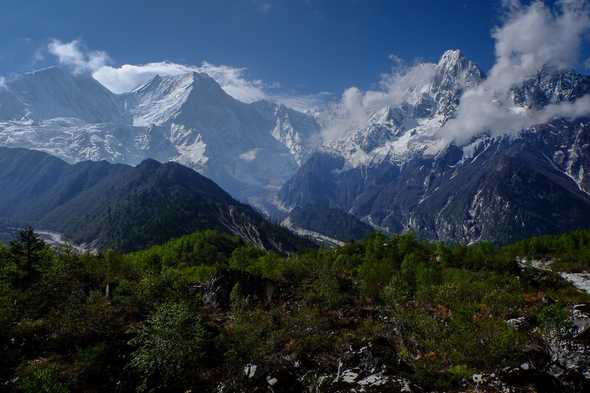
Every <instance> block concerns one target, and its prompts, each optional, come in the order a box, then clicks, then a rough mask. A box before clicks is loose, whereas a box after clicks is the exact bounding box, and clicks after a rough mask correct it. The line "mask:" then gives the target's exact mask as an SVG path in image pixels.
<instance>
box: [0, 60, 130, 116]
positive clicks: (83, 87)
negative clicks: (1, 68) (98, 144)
mask: <svg viewBox="0 0 590 393" xmlns="http://www.w3.org/2000/svg"><path fill="white" fill-rule="evenodd" d="M5 91H6V92H8V93H6V92H5V93H4V94H2V93H0V97H2V96H4V97H6V96H7V94H9V95H10V98H11V99H12V100H14V101H15V103H13V104H12V109H11V110H7V111H6V112H5V111H4V110H2V109H0V117H1V119H2V120H14V119H15V118H17V119H18V118H19V117H15V116H14V115H15V108H16V113H18V112H20V114H21V115H22V116H20V118H27V119H30V120H44V119H50V118H60V117H70V118H77V119H81V120H84V121H88V122H93V123H106V122H121V121H123V118H124V115H123V110H122V107H121V105H120V102H119V100H118V98H117V96H115V95H114V94H113V93H111V92H110V91H108V90H107V89H106V88H105V87H104V86H102V85H101V84H100V83H98V82H97V81H96V80H94V79H93V78H91V77H90V76H73V75H70V74H69V73H66V72H64V71H63V70H61V69H60V68H57V67H50V68H45V69H42V70H38V71H34V72H30V73H27V74H23V75H20V76H18V77H15V78H13V79H11V80H9V81H7V83H6V90H5ZM2 101H4V100H3V99H2V98H0V102H2Z"/></svg>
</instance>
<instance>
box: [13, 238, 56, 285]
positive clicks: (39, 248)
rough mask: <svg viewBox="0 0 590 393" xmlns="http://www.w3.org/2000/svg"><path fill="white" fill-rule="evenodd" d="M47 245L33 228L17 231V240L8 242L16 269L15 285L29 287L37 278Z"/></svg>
mask: <svg viewBox="0 0 590 393" xmlns="http://www.w3.org/2000/svg"><path fill="white" fill-rule="evenodd" d="M46 247H47V245H46V244H45V242H44V241H43V240H41V238H40V237H39V235H37V234H36V233H35V231H34V230H33V228H31V227H27V228H25V229H23V230H21V231H19V233H18V235H17V238H16V239H15V240H13V241H12V242H10V249H9V253H10V256H11V259H12V260H13V261H14V264H15V265H16V269H17V285H18V286H20V287H21V288H27V287H29V286H30V285H31V284H32V283H33V282H35V281H36V280H37V279H38V278H39V268H40V265H41V262H42V260H43V256H44V255H43V253H44V251H45V250H46Z"/></svg>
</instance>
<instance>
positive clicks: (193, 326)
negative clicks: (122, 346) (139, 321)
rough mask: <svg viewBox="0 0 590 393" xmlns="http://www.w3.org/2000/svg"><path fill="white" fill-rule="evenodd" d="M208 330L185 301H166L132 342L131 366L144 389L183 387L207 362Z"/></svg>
mask: <svg viewBox="0 0 590 393" xmlns="http://www.w3.org/2000/svg"><path fill="white" fill-rule="evenodd" d="M204 342H205V329H204V328H203V326H202V324H201V322H200V321H199V319H198V318H197V317H196V315H195V313H194V312H192V311H191V310H190V308H189V307H188V306H187V305H185V304H182V303H172V304H163V305H162V306H160V307H158V309H157V310H156V311H155V312H154V314H153V315H152V316H150V318H149V319H148V320H147V321H146V322H145V323H144V324H143V326H142V327H141V328H139V330H138V332H137V333H136V335H135V337H134V338H133V339H132V340H131V341H130V342H129V343H130V344H131V345H132V346H133V347H135V348H136V349H135V351H134V352H133V353H132V354H131V361H130V365H131V367H132V368H134V369H136V370H137V372H138V373H139V375H140V380H141V385H140V386H139V390H140V391H148V392H156V391H169V390H175V389H179V390H180V389H183V387H186V386H191V385H192V384H191V382H192V381H193V380H194V379H196V378H197V377H198V375H199V368H200V367H201V366H202V365H204V359H203V357H204V354H205V351H204V349H205V348H204Z"/></svg>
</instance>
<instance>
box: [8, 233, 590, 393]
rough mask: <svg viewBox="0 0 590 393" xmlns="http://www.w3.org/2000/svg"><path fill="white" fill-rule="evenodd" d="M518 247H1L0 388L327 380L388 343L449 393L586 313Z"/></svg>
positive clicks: (200, 242) (219, 243)
mask: <svg viewBox="0 0 590 393" xmlns="http://www.w3.org/2000/svg"><path fill="white" fill-rule="evenodd" d="M576 236H579V235H576ZM582 244H585V243H583V242H581V241H574V243H569V246H568V247H578V248H579V247H582ZM522 247H523V246H522V245H521V244H517V245H515V246H513V248H512V249H507V248H504V249H497V248H496V247H494V246H492V245H490V244H478V245H472V246H453V245H445V244H438V243H437V244H434V243H429V242H423V241H420V240H418V239H417V238H416V237H415V236H414V235H413V234H405V235H399V236H385V235H383V234H378V233H377V234H373V235H371V236H370V237H369V238H368V239H366V240H364V241H362V242H353V243H350V244H347V245H345V246H343V247H340V248H336V249H317V250H310V251H307V252H302V253H298V254H294V255H290V256H281V255H279V254H276V253H273V252H267V251H262V250H260V249H259V248H256V247H253V246H252V245H249V244H246V243H245V242H244V241H243V240H241V239H239V238H237V237H235V236H230V235H227V234H222V233H219V232H215V231H204V232H199V233H195V234H191V235H187V236H184V237H182V238H179V239H176V240H173V241H170V242H168V243H165V244H163V245H160V246H153V247H151V248H149V249H147V250H144V251H139V252H135V253H132V254H119V253H117V252H114V251H107V252H105V253H103V254H101V255H96V256H94V255H78V254H76V253H74V252H72V250H68V249H50V248H48V247H46V246H45V245H44V244H43V243H42V242H40V241H39V240H38V239H37V238H36V236H35V235H34V234H32V233H31V232H30V231H25V232H22V233H21V234H20V235H19V237H18V239H17V240H16V241H15V242H13V243H11V244H10V245H8V246H2V245H0V353H2V355H3V356H1V357H0V386H3V389H5V390H8V391H9V392H15V391H23V392H33V391H39V392H56V393H62V392H68V391H71V392H78V391H92V392H113V391H120V392H127V391H153V392H156V391H162V392H163V391H188V390H192V391H203V392H207V391H213V390H214V388H215V386H217V384H218V383H219V382H220V381H235V380H236V378H239V377H240V376H241V375H243V368H244V366H245V365H246V364H247V363H249V362H253V363H255V364H257V365H258V366H259V367H260V368H261V369H263V368H267V369H272V368H273V367H277V365H278V364H280V362H282V361H284V359H286V358H289V359H296V360H300V361H301V362H303V364H306V365H307V366H306V367H309V368H310V369H312V370H332V369H333V368H334V367H335V365H336V364H337V359H338V358H339V357H340V356H341V355H342V354H343V353H344V352H346V351H347V350H348V348H350V347H351V346H358V347H360V346H366V345H368V344H370V343H373V342H375V341H377V340H381V341H385V342H386V348H388V349H387V350H388V351H389V353H388V354H387V356H386V357H385V358H387V359H390V361H391V362H392V364H394V365H395V364H398V360H399V359H402V360H403V361H404V362H405V363H408V368H407V369H406V370H405V371H404V373H405V375H407V377H409V378H410V379H412V380H413V381H415V382H418V383H419V384H422V385H425V386H426V387H428V388H432V389H434V388H444V389H446V390H454V389H458V387H459V386H460V382H461V380H462V379H463V378H469V376H470V375H471V374H472V373H474V372H480V371H493V370H497V369H498V368H502V367H505V366H511V365H518V364H520V362H522V359H523V356H524V348H525V347H526V345H527V344H529V343H530V342H534V340H536V339H538V337H537V336H536V335H538V334H540V332H549V331H560V330H563V329H567V327H568V325H567V322H566V320H567V316H568V313H569V307H570V305H571V301H572V299H576V300H580V299H581V300H587V296H585V295H583V294H581V293H579V292H576V291H575V290H574V289H572V288H571V287H570V286H567V285H565V284H564V283H563V282H561V281H560V280H559V277H558V276H556V275H550V274H546V275H545V274H543V275H542V276H538V275H535V274H529V273H530V272H529V271H527V270H525V271H524V272H521V271H520V270H518V269H517V268H516V266H515V262H514V255H518V254H519V252H520V250H522ZM535 247H537V246H535ZM564 247H565V246H564ZM561 249H562V250H567V248H566V249H563V248H561ZM223 274H225V275H226V276H227V277H243V278H244V277H245V278H244V279H243V280H242V281H233V282H231V285H230V286H229V287H228V288H227V293H228V297H229V301H230V304H229V306H228V307H220V308H215V307H213V306H212V305H211V304H210V303H207V301H206V295H207V293H206V292H205V291H206V290H205V289H204V288H205V287H206V286H207V285H206V284H207V283H208V282H209V280H210V278H212V277H213V276H215V275H217V276H218V277H220V276H221V275H223ZM252 283H254V284H252ZM252 285H258V287H252ZM544 293H547V294H549V295H550V296H551V297H552V298H553V299H554V300H555V303H554V304H551V305H547V304H545V303H543V300H542V299H543V295H544ZM574 293H575V296H574ZM261 294H262V295H261ZM519 316H527V317H529V319H530V320H531V321H536V322H533V323H535V324H536V325H535V326H534V328H538V329H536V330H531V332H529V334H528V335H527V334H525V333H521V332H518V331H515V330H513V329H510V328H509V327H508V326H507V324H506V323H505V321H506V320H507V319H510V318H515V317H519ZM333 371H335V370H333ZM15 377H18V379H16V380H15V379H14V378H15ZM11 381H13V382H11ZM237 391H248V389H247V388H244V389H241V390H240V389H237Z"/></svg>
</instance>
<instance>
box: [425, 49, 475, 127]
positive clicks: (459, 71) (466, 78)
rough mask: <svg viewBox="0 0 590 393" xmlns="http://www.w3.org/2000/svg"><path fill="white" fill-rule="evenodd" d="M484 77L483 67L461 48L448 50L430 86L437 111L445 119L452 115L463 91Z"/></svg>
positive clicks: (437, 66) (439, 63)
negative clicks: (468, 57)
mask: <svg viewBox="0 0 590 393" xmlns="http://www.w3.org/2000/svg"><path fill="white" fill-rule="evenodd" d="M483 79H484V74H483V72H482V71H481V69H480V68H479V67H478V66H477V65H476V64H475V63H473V62H472V61H471V60H468V59H467V58H466V57H465V56H464V55H463V53H462V52H461V51H460V50H456V49H455V50H448V51H446V52H445V53H444V54H443V55H442V57H441V58H440V60H439V62H438V64H437V65H436V73H435V75H434V79H433V81H432V86H431V88H430V95H431V96H432V98H433V99H434V101H435V103H436V113H437V114H439V115H441V116H443V117H444V119H445V120H446V119H448V118H449V117H451V116H452V115H453V113H454V111H455V109H456V107H457V105H458V104H459V100H460V98H461V95H462V94H463V91H464V90H465V89H469V88H472V87H475V86H477V85H478V84H480V83H481V81H482V80H483Z"/></svg>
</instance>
